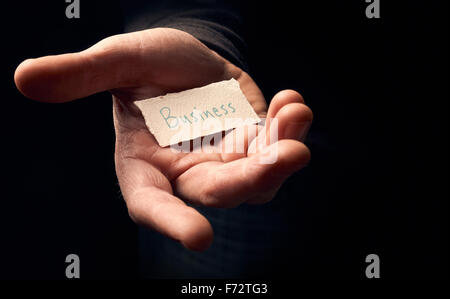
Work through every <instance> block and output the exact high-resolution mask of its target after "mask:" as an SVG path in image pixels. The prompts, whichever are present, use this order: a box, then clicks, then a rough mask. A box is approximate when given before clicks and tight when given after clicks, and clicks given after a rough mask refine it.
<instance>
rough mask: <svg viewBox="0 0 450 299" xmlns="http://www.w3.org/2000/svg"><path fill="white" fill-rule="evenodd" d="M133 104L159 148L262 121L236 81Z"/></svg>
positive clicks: (213, 84)
mask: <svg viewBox="0 0 450 299" xmlns="http://www.w3.org/2000/svg"><path fill="white" fill-rule="evenodd" d="M135 104H136V106H137V107H138V108H139V109H140V110H141V112H142V115H143V116H144V119H145V124H146V125H147V127H148V128H149V130H150V132H151V133H152V134H153V135H154V136H155V138H156V140H157V141H158V143H159V145H160V146H162V147H164V146H168V145H171V144H176V143H179V142H182V141H188V140H191V139H195V138H198V137H201V136H206V135H210V134H214V133H218V132H221V131H227V130H230V129H234V128H237V127H241V126H244V125H250V124H255V123H258V122H260V121H261V120H260V118H259V117H258V115H256V113H255V111H254V110H253V108H252V107H251V105H250V104H249V103H248V101H247V99H246V98H245V95H244V94H243V93H242V91H241V89H240V87H239V82H238V81H236V80H235V79H231V80H225V81H220V82H216V83H212V84H209V85H206V86H203V87H199V88H194V89H189V90H185V91H182V92H178V93H169V94H166V95H164V96H159V97H155V98H150V99H145V100H141V101H136V102H135Z"/></svg>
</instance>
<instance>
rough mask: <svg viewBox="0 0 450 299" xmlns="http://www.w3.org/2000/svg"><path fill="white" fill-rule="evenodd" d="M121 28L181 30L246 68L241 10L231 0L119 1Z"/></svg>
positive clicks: (128, 29)
mask: <svg viewBox="0 0 450 299" xmlns="http://www.w3.org/2000/svg"><path fill="white" fill-rule="evenodd" d="M121 5H122V10H123V13H124V21H125V31H127V32H132V31H137V30H143V29H148V28H155V27H168V28H175V29H179V30H182V31H185V32H187V33H189V34H191V35H193V36H195V37H196V38H197V39H199V40H200V41H202V42H203V43H204V44H205V45H206V46H207V47H209V48H210V49H211V50H214V51H216V52H217V53H219V54H220V55H221V56H222V57H224V58H225V59H227V60H229V61H230V62H232V63H233V64H235V65H236V66H238V67H240V68H242V69H243V70H244V71H247V72H248V68H247V64H246V61H245V54H244V53H245V43H244V40H243V38H242V23H243V13H242V9H241V8H240V7H239V5H238V4H237V2H235V1H214V0H211V1H208V0H198V1H192V0H183V1H180V0H178V1H139V0H138V1H133V0H128V1H121Z"/></svg>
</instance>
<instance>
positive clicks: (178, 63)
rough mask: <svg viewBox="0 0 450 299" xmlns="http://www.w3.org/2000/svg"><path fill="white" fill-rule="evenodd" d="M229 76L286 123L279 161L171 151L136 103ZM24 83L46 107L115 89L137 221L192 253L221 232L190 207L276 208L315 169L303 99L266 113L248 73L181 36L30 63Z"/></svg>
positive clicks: (121, 165) (141, 35) (142, 34)
mask: <svg viewBox="0 0 450 299" xmlns="http://www.w3.org/2000/svg"><path fill="white" fill-rule="evenodd" d="M230 78H235V79H236V80H238V82H239V84H240V87H241V89H242V91H243V93H244V94H245V95H246V97H247V99H248V101H249V102H250V104H251V105H252V107H253V108H254V110H255V111H256V112H257V113H258V114H259V115H260V116H266V115H267V117H268V118H277V120H278V139H279V141H278V142H277V144H276V145H277V149H278V159H277V160H276V162H275V163H272V164H262V163H260V160H259V158H260V157H259V155H262V154H263V153H262V152H261V151H260V150H257V151H253V152H252V153H250V151H249V152H247V149H246V151H245V153H227V154H221V153H204V152H201V153H198V152H193V153H192V152H191V153H181V152H178V153H177V152H174V151H173V150H172V149H170V148H168V147H166V148H162V147H160V146H159V145H158V143H157V142H156V140H155V138H154V137H153V135H152V134H151V133H150V132H149V131H148V129H147V127H146V125H145V122H144V119H143V117H142V115H141V113H140V111H139V110H138V109H137V107H136V106H135V105H134V103H133V102H134V101H135V100H139V99H145V98H149V97H154V96H158V95H162V94H166V93H168V92H176V91H181V90H185V89H189V88H194V87H199V86H203V85H206V84H209V83H212V82H216V81H221V80H228V79H230ZM15 82H16V85H17V87H18V89H19V90H20V91H21V92H22V93H23V94H24V95H25V96H27V97H29V98H32V99H35V100H39V101H46V102H66V101H70V100H74V99H77V98H82V97H85V96H88V95H91V94H94V93H97V92H100V91H105V90H109V91H111V93H112V95H113V115H114V126H115V132H116V148H115V165H116V173H117V177H118V180H119V184H120V188H121V191H122V194H123V197H124V199H125V201H126V203H127V207H128V211H129V214H130V217H131V218H132V219H133V220H134V221H135V222H137V223H138V224H141V225H144V226H147V227H150V228H152V229H155V230H157V231H159V232H161V233H163V234H165V235H167V236H169V237H171V238H173V239H175V240H178V241H180V242H181V243H182V244H183V245H184V246H185V247H187V248H189V249H192V250H203V249H206V248H207V247H208V246H209V245H210V243H211V241H212V239H213V231H212V228H211V225H210V223H209V222H208V220H207V219H206V218H205V217H203V216H202V215H201V214H200V213H199V212H198V211H197V210H195V209H193V208H191V207H189V206H188V205H186V203H185V202H189V203H193V204H198V205H205V206H214V207H232V206H236V205H239V204H241V203H244V202H247V203H263V202H267V201H268V200H270V199H271V198H272V197H273V196H274V194H275V193H276V191H277V190H278V189H279V187H280V186H281V184H282V183H283V181H284V180H285V179H286V178H287V177H288V176H289V175H291V174H292V173H293V172H295V171H297V170H299V169H300V168H302V167H303V166H304V165H306V163H307V162H308V161H309V156H310V154H309V150H308V148H307V147H306V146H305V145H304V144H303V143H302V142H300V141H299V140H300V139H301V137H302V136H304V135H305V134H306V132H307V130H308V127H309V124H310V123H311V121H312V112H311V110H310V109H309V108H308V107H307V106H306V105H304V103H303V99H302V97H301V96H300V94H298V93H297V92H295V91H292V90H285V91H282V92H280V93H278V94H277V95H276V96H275V97H274V98H273V99H272V101H271V105H270V107H269V109H268V111H267V108H266V102H265V100H264V97H263V95H262V93H261V91H260V90H259V88H258V86H257V85H256V84H255V82H254V81H253V80H252V79H251V77H250V76H249V75H248V74H247V73H245V72H243V71H242V70H241V69H239V68H238V67H236V66H234V65H233V64H231V63H229V62H228V61H226V60H225V59H223V58H222V57H221V56H219V55H218V54H217V53H215V52H213V51H211V50H209V49H208V48H207V47H206V46H205V45H203V44H202V43H201V42H200V41H198V40H197V39H196V38H194V37H193V36H191V35H190V34H188V33H185V32H183V31H179V30H176V29H168V28H156V29H149V30H144V31H139V32H134V33H129V34H123V35H117V36H112V37H109V38H107V39H104V40H102V41H100V42H99V43H97V44H96V45H94V46H92V47H91V48H89V49H87V50H85V51H82V52H79V53H72V54H63V55H57V56H46V57H41V58H37V59H28V60H26V61H24V62H22V63H21V64H20V65H19V66H18V68H17V69H16V73H15ZM266 126H269V125H266ZM227 138H228V139H229V138H233V134H232V133H231V134H227V135H226V136H225V139H224V140H227ZM247 138H248V139H249V140H248V143H249V144H250V145H249V147H256V144H258V143H261V142H264V141H262V140H259V139H260V138H259V136H256V137H255V138H252V137H251V136H246V140H244V141H242V142H244V144H247ZM270 146H273V145H269V146H268V147H270Z"/></svg>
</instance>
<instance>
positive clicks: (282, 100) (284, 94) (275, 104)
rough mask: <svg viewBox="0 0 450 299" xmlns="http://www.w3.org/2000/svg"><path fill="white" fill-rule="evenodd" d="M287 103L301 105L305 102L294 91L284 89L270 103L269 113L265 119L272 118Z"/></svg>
mask: <svg viewBox="0 0 450 299" xmlns="http://www.w3.org/2000/svg"><path fill="white" fill-rule="evenodd" d="M289 103H302V104H304V103H305V101H304V99H303V96H302V95H301V94H300V93H298V92H297V91H295V90H292V89H285V90H282V91H279V92H278V93H277V94H276V95H275V96H274V97H273V98H272V101H271V102H270V106H269V111H268V113H267V117H270V118H273V117H275V115H276V114H277V113H278V111H279V110H280V109H281V108H282V107H283V106H285V105H287V104H289Z"/></svg>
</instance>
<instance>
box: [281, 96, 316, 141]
mask: <svg viewBox="0 0 450 299" xmlns="http://www.w3.org/2000/svg"><path fill="white" fill-rule="evenodd" d="M275 118H277V120H278V138H279V139H294V140H300V141H304V138H305V137H306V134H307V133H308V130H309V127H310V126H311V123H312V120H313V113H312V111H311V109H309V108H308V107H307V106H306V105H305V104H301V103H288V104H287V105H285V106H283V107H282V108H281V109H279V111H278V112H277V114H276V115H275Z"/></svg>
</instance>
